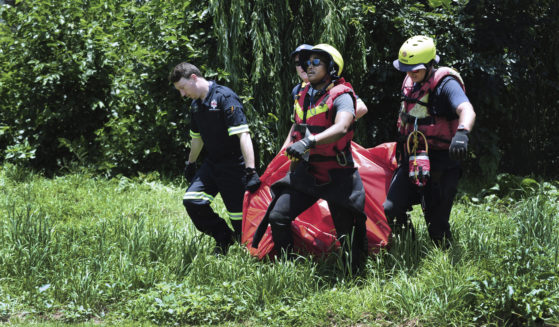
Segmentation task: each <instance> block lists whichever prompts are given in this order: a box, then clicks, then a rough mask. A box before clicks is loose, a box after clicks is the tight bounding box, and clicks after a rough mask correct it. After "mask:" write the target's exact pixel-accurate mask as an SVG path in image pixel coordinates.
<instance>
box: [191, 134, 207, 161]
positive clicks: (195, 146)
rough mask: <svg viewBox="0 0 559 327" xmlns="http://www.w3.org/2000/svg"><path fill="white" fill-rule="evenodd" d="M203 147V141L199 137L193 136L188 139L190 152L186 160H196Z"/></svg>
mask: <svg viewBox="0 0 559 327" xmlns="http://www.w3.org/2000/svg"><path fill="white" fill-rule="evenodd" d="M203 147H204V141H202V139H201V138H194V139H192V140H191V141H190V153H189V154H188V162H196V160H197V159H198V156H199V155H200V152H201V151H202V148H203Z"/></svg>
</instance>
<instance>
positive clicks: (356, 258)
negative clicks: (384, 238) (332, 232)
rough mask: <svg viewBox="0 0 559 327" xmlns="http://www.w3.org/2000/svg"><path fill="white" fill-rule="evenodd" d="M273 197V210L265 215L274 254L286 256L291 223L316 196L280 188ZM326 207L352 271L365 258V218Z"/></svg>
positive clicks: (344, 209) (336, 206)
mask: <svg viewBox="0 0 559 327" xmlns="http://www.w3.org/2000/svg"><path fill="white" fill-rule="evenodd" d="M276 196H277V200H276V201H275V204H274V207H273V208H270V214H269V222H270V226H271V228H272V240H273V241H274V247H275V250H276V252H278V253H281V252H282V251H286V252H288V253H289V252H291V251H292V249H293V235H292V232H291V222H292V221H293V220H295V218H296V217H297V216H298V215H300V214H301V213H302V212H303V211H305V210H306V209H308V208H309V207H310V206H312V205H313V204H314V203H315V202H316V201H317V200H318V199H319V197H318V196H313V195H309V194H306V193H303V192H300V191H297V190H294V189H292V188H289V187H284V188H283V189H282V191H281V193H279V194H277V195H276ZM328 207H329V209H330V213H331V215H332V220H333V223H334V227H335V228H336V236H337V238H338V240H339V241H340V244H341V246H342V248H343V250H344V253H346V252H349V251H351V253H352V257H351V265H352V268H354V269H355V268H358V267H359V266H361V264H362V263H363V262H364V260H365V259H366V256H367V235H366V234H367V230H366V225H365V223H366V216H365V215H364V214H362V213H357V212H355V210H352V209H349V208H347V207H344V206H341V205H340V204H336V203H332V202H328Z"/></svg>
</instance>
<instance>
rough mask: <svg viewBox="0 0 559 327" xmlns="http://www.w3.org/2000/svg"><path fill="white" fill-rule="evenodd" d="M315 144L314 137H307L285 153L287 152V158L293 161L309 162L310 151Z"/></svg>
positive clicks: (289, 147) (288, 148)
mask: <svg viewBox="0 0 559 327" xmlns="http://www.w3.org/2000/svg"><path fill="white" fill-rule="evenodd" d="M315 143H316V141H315V139H314V137H308V136H307V137H305V138H304V139H302V140H299V141H297V142H295V143H293V144H291V145H290V146H288V147H287V149H286V150H285V152H287V157H288V158H289V159H291V160H292V161H297V160H299V159H304V160H307V159H308V152H309V149H310V148H312V147H314V145H315Z"/></svg>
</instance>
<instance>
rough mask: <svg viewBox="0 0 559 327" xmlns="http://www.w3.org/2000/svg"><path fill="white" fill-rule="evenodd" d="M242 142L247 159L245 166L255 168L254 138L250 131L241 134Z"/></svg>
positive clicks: (242, 150)
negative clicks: (252, 138) (251, 136)
mask: <svg viewBox="0 0 559 327" xmlns="http://www.w3.org/2000/svg"><path fill="white" fill-rule="evenodd" d="M239 140H240V143H241V152H242V153H243V158H244V159H245V167H250V168H255V163H254V148H253V147H252V140H251V138H250V134H249V133H248V132H245V133H241V134H239Z"/></svg>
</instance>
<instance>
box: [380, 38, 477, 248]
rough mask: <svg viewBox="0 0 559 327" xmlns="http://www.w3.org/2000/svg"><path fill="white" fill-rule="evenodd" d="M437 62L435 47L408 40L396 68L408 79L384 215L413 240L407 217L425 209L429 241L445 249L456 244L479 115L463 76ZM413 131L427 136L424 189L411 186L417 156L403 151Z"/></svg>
mask: <svg viewBox="0 0 559 327" xmlns="http://www.w3.org/2000/svg"><path fill="white" fill-rule="evenodd" d="M438 62H439V56H438V55H437V54H436V47H435V44H434V41H433V39H431V38H429V37H426V36H414V37H411V38H409V39H408V40H406V41H405V42H404V44H403V45H402V47H401V48H400V52H399V54H398V59H397V60H394V62H393V65H394V67H395V68H396V69H397V70H399V71H401V72H405V73H406V77H405V78H404V82H403V85H402V92H401V96H402V106H401V110H400V114H399V117H398V123H397V126H398V132H399V134H400V139H399V142H398V143H399V144H398V145H399V149H400V151H399V153H400V154H401V155H400V157H399V167H398V169H397V170H396V171H395V173H394V177H393V179H392V182H391V184H390V188H389V190H388V194H387V198H386V201H385V202H384V212H385V214H386V218H387V219H388V222H389V224H390V225H391V227H392V229H393V232H394V233H395V234H398V233H402V231H405V230H408V231H410V232H411V234H412V236H414V235H415V234H414V230H413V226H412V224H411V221H410V220H409V217H408V214H407V212H408V211H409V210H410V209H411V206H412V205H413V204H418V203H421V206H422V209H423V214H424V217H425V221H426V224H427V229H428V232H429V236H430V238H431V240H433V241H434V242H435V244H437V245H438V246H442V247H444V248H446V247H448V246H449V245H450V241H451V239H452V234H451V231H450V224H449V217H450V212H451V209H452V204H453V201H454V196H455V195H456V187H457V185H458V180H459V178H460V176H461V173H462V172H461V167H460V161H462V160H465V159H466V157H467V151H468V140H469V138H468V134H469V133H470V132H471V130H472V128H473V126H474V122H475V117H476V114H475V112H474V109H473V107H472V104H471V103H470V101H469V99H468V97H467V96H466V94H465V86H464V82H463V81H462V78H461V77H460V75H459V74H458V73H457V72H456V71H455V70H453V69H451V68H447V67H439V68H435V64H436V63H438ZM414 130H418V131H419V132H421V133H422V134H423V135H425V137H426V139H427V144H428V151H427V154H428V158H429V161H428V162H429V163H430V172H429V175H427V174H425V176H424V177H426V178H428V179H427V180H426V181H421V183H418V184H420V185H421V184H423V183H424V184H425V185H422V186H418V185H417V184H414V183H412V180H411V178H410V173H409V168H410V163H409V162H408V161H409V160H408V159H409V158H410V156H413V155H414V153H409V151H410V150H409V149H408V147H407V146H404V144H405V143H406V141H407V139H408V137H409V135H410V134H411V133H413V131H414ZM415 135H420V134H419V133H417V134H415ZM415 135H414V136H415ZM419 143H420V144H421V142H419ZM412 152H413V151H412ZM410 161H411V160H410Z"/></svg>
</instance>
